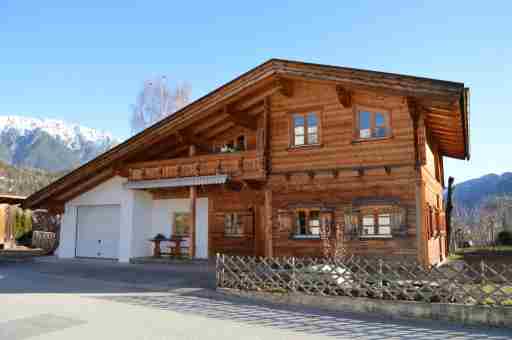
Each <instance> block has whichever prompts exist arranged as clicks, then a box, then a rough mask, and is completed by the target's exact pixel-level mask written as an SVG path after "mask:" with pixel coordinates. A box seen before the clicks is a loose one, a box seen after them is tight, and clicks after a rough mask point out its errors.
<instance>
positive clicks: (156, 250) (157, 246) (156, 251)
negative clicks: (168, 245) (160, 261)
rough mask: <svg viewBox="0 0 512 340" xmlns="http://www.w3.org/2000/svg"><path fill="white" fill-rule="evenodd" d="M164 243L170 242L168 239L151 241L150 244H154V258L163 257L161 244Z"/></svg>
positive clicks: (153, 239)
mask: <svg viewBox="0 0 512 340" xmlns="http://www.w3.org/2000/svg"><path fill="white" fill-rule="evenodd" d="M162 241H170V239H168V238H152V239H149V242H152V243H153V257H160V256H162V250H161V249H160V242H162Z"/></svg>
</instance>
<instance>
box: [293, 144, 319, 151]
mask: <svg viewBox="0 0 512 340" xmlns="http://www.w3.org/2000/svg"><path fill="white" fill-rule="evenodd" d="M322 146H323V144H304V145H290V146H289V147H288V148H287V149H286V150H288V151H298V150H308V149H318V148H321V147H322Z"/></svg>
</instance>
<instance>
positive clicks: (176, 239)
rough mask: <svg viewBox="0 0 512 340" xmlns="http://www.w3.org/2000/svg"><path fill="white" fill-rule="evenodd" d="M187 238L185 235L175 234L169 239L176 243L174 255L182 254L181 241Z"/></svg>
mask: <svg viewBox="0 0 512 340" xmlns="http://www.w3.org/2000/svg"><path fill="white" fill-rule="evenodd" d="M185 240H186V239H185V238H184V237H178V236H173V237H171V238H170V239H169V241H171V242H174V243H175V244H176V248H175V251H174V253H173V254H172V255H174V256H181V243H182V242H184V241H185Z"/></svg>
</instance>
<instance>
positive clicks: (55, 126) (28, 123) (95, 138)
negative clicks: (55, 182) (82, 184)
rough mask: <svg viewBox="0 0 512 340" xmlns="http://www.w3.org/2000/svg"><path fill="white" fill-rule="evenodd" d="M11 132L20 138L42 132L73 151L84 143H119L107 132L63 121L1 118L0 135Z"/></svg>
mask: <svg viewBox="0 0 512 340" xmlns="http://www.w3.org/2000/svg"><path fill="white" fill-rule="evenodd" d="M10 130H15V131H16V132H17V133H18V134H19V135H20V136H26V135H28V134H30V133H32V132H34V131H36V130H41V131H44V132H46V133H48V134H49V135H50V136H52V137H54V138H57V139H60V140H61V141H62V142H63V143H64V144H65V145H66V146H67V147H69V148H71V149H73V150H76V149H79V148H80V147H81V145H82V144H83V143H84V142H85V143H93V144H95V145H106V144H117V143H118V141H117V140H116V139H115V138H113V137H112V135H111V134H109V133H107V132H104V131H100V130H96V129H92V128H88V127H84V126H80V125H78V124H72V123H67V122H64V121H62V120H57V119H40V118H31V117H22V116H0V134H2V133H4V132H7V131H10Z"/></svg>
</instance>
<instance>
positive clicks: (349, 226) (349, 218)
mask: <svg viewBox="0 0 512 340" xmlns="http://www.w3.org/2000/svg"><path fill="white" fill-rule="evenodd" d="M355 219H357V215H356V214H355V212H354V210H353V209H352V207H347V208H345V209H344V210H343V222H344V224H345V228H344V232H343V235H344V237H345V239H346V240H353V239H355V238H357V236H358V235H357V230H358V228H357V223H354V222H355V221H354V220H355Z"/></svg>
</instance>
